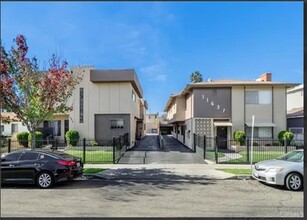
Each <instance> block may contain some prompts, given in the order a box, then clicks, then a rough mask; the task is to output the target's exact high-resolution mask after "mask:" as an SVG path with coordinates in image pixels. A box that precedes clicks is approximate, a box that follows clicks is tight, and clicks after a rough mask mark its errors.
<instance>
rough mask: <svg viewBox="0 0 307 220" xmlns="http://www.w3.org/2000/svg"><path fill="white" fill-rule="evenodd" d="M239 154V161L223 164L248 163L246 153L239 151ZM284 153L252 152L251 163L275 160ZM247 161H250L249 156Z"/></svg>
mask: <svg viewBox="0 0 307 220" xmlns="http://www.w3.org/2000/svg"><path fill="white" fill-rule="evenodd" d="M239 154H241V155H242V157H241V158H239V159H234V160H230V161H227V162H224V163H249V162H248V161H247V152H246V151H241V152H239ZM283 154H284V152H282V151H254V152H253V163H254V162H255V163H256V162H259V161H263V160H271V159H275V158H276V157H279V156H281V155H283ZM249 159H251V155H250V154H249Z"/></svg>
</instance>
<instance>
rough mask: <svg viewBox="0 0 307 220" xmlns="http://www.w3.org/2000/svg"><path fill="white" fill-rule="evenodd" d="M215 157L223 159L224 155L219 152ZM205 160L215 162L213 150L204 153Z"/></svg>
mask: <svg viewBox="0 0 307 220" xmlns="http://www.w3.org/2000/svg"><path fill="white" fill-rule="evenodd" d="M217 157H224V154H223V153H221V152H218V153H217ZM206 159H208V160H215V152H214V150H207V151H206Z"/></svg>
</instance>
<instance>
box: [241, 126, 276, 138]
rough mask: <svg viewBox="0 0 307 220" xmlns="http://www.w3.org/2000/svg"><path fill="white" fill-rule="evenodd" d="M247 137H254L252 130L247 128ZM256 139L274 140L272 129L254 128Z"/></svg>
mask: <svg viewBox="0 0 307 220" xmlns="http://www.w3.org/2000/svg"><path fill="white" fill-rule="evenodd" d="M246 136H247V137H251V136H252V128H251V127H248V128H246ZM254 137H255V138H272V127H254Z"/></svg>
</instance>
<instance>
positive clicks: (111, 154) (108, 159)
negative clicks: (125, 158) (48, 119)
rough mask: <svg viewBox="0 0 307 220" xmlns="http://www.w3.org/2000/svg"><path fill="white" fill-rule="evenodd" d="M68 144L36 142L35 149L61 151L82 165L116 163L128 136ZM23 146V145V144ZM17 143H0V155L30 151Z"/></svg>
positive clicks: (51, 141)
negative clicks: (24, 150)
mask: <svg viewBox="0 0 307 220" xmlns="http://www.w3.org/2000/svg"><path fill="white" fill-rule="evenodd" d="M70 143H71V144H68V143H67V142H66V141H65V140H58V139H53V140H50V139H48V140H47V139H45V140H37V141H36V146H37V147H36V148H37V149H49V150H56V151H63V152H65V153H68V154H70V155H73V156H77V157H80V158H82V161H83V162H84V163H117V162H118V161H119V159H120V158H121V157H122V155H123V154H124V153H125V151H126V150H127V147H128V146H129V144H130V142H129V134H128V133H125V134H124V135H119V136H118V137H113V139H111V140H88V139H85V138H84V139H81V140H77V141H71V142H70ZM24 145H25V144H24ZM24 145H22V144H21V143H19V142H18V141H12V140H11V139H7V142H6V143H5V144H4V142H1V146H0V148H1V154H3V153H9V152H12V151H16V150H23V149H31V147H30V144H29V147H25V146H24Z"/></svg>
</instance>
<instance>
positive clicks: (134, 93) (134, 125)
mask: <svg viewBox="0 0 307 220" xmlns="http://www.w3.org/2000/svg"><path fill="white" fill-rule="evenodd" d="M71 71H72V73H73V74H81V75H82V81H81V82H80V83H79V84H78V85H77V86H76V87H75V89H74V91H73V95H72V97H71V98H70V100H69V101H68V103H69V104H70V105H72V108H73V110H72V111H71V112H69V113H68V114H56V115H54V119H53V121H52V122H47V121H46V122H44V125H42V126H44V128H45V130H46V129H47V128H48V127H49V129H51V131H50V132H51V133H53V134H54V136H55V137H56V138H59V139H64V137H65V133H66V132H67V131H68V130H77V131H78V132H79V135H80V138H81V139H82V138H86V139H88V140H96V141H97V142H99V141H102V140H111V139H112V138H113V137H117V136H119V135H123V134H125V133H129V140H130V146H133V145H134V144H135V141H136V140H137V139H140V138H142V137H143V136H144V133H145V112H146V109H147V103H146V101H144V99H143V91H142V87H141V85H140V82H139V80H138V77H137V74H136V72H135V71H134V70H133V69H120V70H96V69H95V68H94V67H92V66H89V67H76V68H72V69H71ZM52 130H53V132H52Z"/></svg>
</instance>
